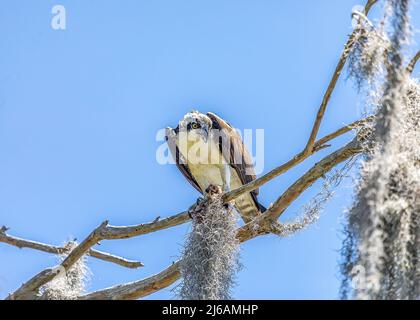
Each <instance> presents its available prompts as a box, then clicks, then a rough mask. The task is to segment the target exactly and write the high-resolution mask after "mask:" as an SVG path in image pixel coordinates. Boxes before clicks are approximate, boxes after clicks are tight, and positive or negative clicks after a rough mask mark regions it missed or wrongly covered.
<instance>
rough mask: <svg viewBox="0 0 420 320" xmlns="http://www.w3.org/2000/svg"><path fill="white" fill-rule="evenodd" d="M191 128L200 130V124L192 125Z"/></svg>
mask: <svg viewBox="0 0 420 320" xmlns="http://www.w3.org/2000/svg"><path fill="white" fill-rule="evenodd" d="M191 128H193V129H198V128H200V125H199V124H198V123H196V122H194V123H193V124H192V125H191Z"/></svg>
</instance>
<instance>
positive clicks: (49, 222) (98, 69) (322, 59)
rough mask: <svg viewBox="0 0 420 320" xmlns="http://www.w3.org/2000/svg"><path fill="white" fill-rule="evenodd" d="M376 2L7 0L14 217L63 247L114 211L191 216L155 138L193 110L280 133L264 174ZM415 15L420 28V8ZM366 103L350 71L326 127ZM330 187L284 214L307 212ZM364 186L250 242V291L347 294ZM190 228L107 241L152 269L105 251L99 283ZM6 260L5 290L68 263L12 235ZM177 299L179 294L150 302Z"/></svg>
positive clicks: (8, 176) (290, 151) (246, 259)
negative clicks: (357, 20) (285, 233)
mask: <svg viewBox="0 0 420 320" xmlns="http://www.w3.org/2000/svg"><path fill="white" fill-rule="evenodd" d="M360 2H361V1H360V0H340V1H334V0H318V1H313V0H300V1H292V0H284V1H274V0H272V1H256V0H254V1H248V0H247V1H244V0H231V1H224V0H212V1H209V0H202V1H192V0H190V1H173V0H171V1H169V0H166V1H163V0H160V1H134V0H131V1H128V0H127V1H116V0H114V1H99V0H91V1H84V0H71V1H70V0H63V1H60V2H57V1H55V0H54V1H47V0H45V1H44V0H37V1H33V0H26V1H23V0H3V1H1V4H0V30H1V31H0V32H1V35H0V52H1V58H0V150H1V156H0V177H1V178H0V225H3V224H5V225H7V226H9V227H11V230H10V233H11V234H13V235H17V236H22V237H25V238H29V239H33V240H38V241H43V242H46V243H51V244H61V243H63V242H64V241H65V240H67V239H69V237H77V238H78V239H83V237H84V236H86V235H87V234H88V233H89V232H90V231H91V230H92V229H93V228H94V227H96V226H97V225H98V224H99V223H100V222H101V221H103V220H104V219H109V220H110V222H111V223H112V224H114V225H126V224H135V223H141V222H148V221H150V220H153V219H154V218H155V217H156V216H157V215H160V216H161V217H165V216H168V215H172V214H175V213H178V212H181V211H183V210H184V209H186V208H187V207H188V206H190V205H191V204H192V203H193V202H194V201H195V200H196V198H197V196H198V193H197V192H196V191H195V190H194V189H193V188H192V187H191V186H190V185H189V184H188V183H187V182H186V180H185V179H184V178H183V177H182V175H181V174H180V172H178V170H177V169H176V167H175V166H172V165H167V166H161V165H159V164H158V163H157V162H156V159H155V151H156V148H157V147H158V146H159V143H158V142H156V141H155V135H156V132H157V130H158V129H160V128H163V127H165V126H168V125H171V126H175V125H176V123H177V121H178V120H179V119H180V118H181V117H182V115H183V114H184V113H186V112H187V111H189V110H190V109H191V108H196V109H199V110H201V111H213V112H215V113H217V114H219V115H221V116H222V117H223V118H225V119H227V120H228V121H229V122H230V123H232V124H233V125H234V126H236V127H238V128H252V129H257V128H262V129H265V170H264V171H267V170H270V169H272V168H274V167H275V166H276V165H278V164H281V163H282V162H284V161H286V160H288V159H289V158H290V157H291V156H293V155H294V154H295V153H297V152H298V151H300V150H301V148H302V147H303V146H304V144H305V140H306V139H307V137H308V134H309V131H310V126H311V124H312V122H313V119H314V116H315V112H316V110H317V107H318V105H319V103H320V101H321V99H322V95H323V92H324V90H325V88H326V87H327V84H328V81H329V78H330V76H331V74H332V71H333V69H334V67H335V65H336V62H337V59H338V57H339V55H340V53H341V50H342V48H343V45H344V42H345V41H346V36H347V34H349V33H350V32H351V19H350V12H351V10H352V8H353V6H355V5H357V4H361V3H360ZM55 4H62V5H64V6H65V8H66V10H67V29H66V30H61V31H60V30H59V31H57V30H53V29H51V27H50V21H51V17H52V15H51V8H52V6H53V5H55ZM415 11H417V13H416V14H415V16H414V17H413V18H414V24H415V25H416V26H417V27H419V26H420V14H419V11H420V10H419V6H418V5H417V7H416V8H415ZM416 39H417V40H419V37H418V34H416ZM417 42H419V41H417ZM417 74H418V71H417ZM359 102H360V98H358V97H357V95H356V94H355V92H354V90H353V86H352V84H351V83H350V82H346V81H344V78H343V79H342V80H341V81H340V83H339V84H338V86H337V90H336V91H335V93H334V95H333V98H332V101H331V104H330V105H329V108H328V110H327V113H326V116H325V122H324V123H323V125H322V127H321V132H320V133H321V134H326V133H328V132H330V131H332V130H334V129H337V128H338V127H339V126H341V125H342V124H344V123H348V122H350V121H353V120H355V119H357V118H358V116H359V110H360V105H359V104H358V103H359ZM349 138H350V137H349V136H347V137H343V138H340V139H337V141H336V142H335V143H334V144H333V147H332V148H331V149H330V150H334V149H335V148H336V147H337V146H338V145H339V144H340V143H344V142H345V141H346V140H348V139H349ZM330 150H326V151H323V152H321V153H320V154H319V155H318V156H316V157H314V159H313V160H310V161H306V162H305V163H303V164H302V165H300V166H299V167H297V168H295V169H294V170H292V171H291V172H289V173H287V174H285V175H283V176H281V177H280V178H278V179H276V180H275V181H273V182H271V183H269V184H268V185H266V186H264V187H263V188H262V189H261V197H260V199H261V202H262V203H263V204H265V205H268V204H269V203H270V202H271V201H274V200H275V198H276V197H277V196H278V195H279V194H280V192H281V191H282V190H284V189H285V188H286V187H287V186H289V185H290V184H291V183H292V182H293V181H294V180H295V179H296V178H297V177H298V176H299V175H301V174H302V173H303V172H304V171H305V170H307V169H308V168H309V167H310V166H311V165H312V164H313V163H314V162H315V161H316V160H318V159H320V157H321V156H322V155H325V154H326V153H327V152H329V151H330ZM318 188H319V184H316V185H315V186H314V187H313V188H311V189H310V190H308V191H307V192H305V194H304V195H302V196H301V197H300V198H299V200H298V201H297V202H296V203H295V204H294V205H293V206H291V207H290V208H289V209H288V211H287V213H286V214H285V215H284V216H283V217H282V219H283V220H285V219H286V220H287V219H288V218H289V219H290V218H292V217H293V216H295V215H296V213H297V212H298V211H299V208H300V207H301V206H302V205H303V204H305V203H306V202H307V201H308V200H309V199H310V198H311V196H313V195H314V194H316V192H317V190H318ZM350 195H351V181H350V180H347V181H345V183H344V184H343V185H342V187H341V188H340V189H339V190H338V192H337V193H336V196H335V197H334V199H333V200H332V201H331V202H330V203H329V204H328V206H327V207H326V210H325V212H324V214H323V215H322V218H321V219H320V221H319V222H318V223H317V224H316V225H315V226H312V227H310V228H309V229H308V230H306V231H303V232H301V233H299V234H296V235H295V236H292V237H290V238H287V239H280V238H277V237H275V236H265V237H260V238H257V239H254V240H252V241H249V242H247V243H245V244H244V245H243V246H242V251H241V256H242V263H243V265H244V269H243V270H242V271H241V272H240V273H239V275H238V286H237V287H236V288H235V291H234V296H235V298H238V299H241V298H243V299H253V298H254V299H298V298H300V299H309V298H319V299H334V298H336V297H337V293H338V287H339V281H338V266H337V260H338V258H339V254H338V249H339V248H340V244H341V240H340V230H341V223H342V212H343V210H344V209H345V208H346V207H347V206H348V205H349V203H350V199H351V198H350ZM187 231H188V225H183V226H179V227H176V228H172V229H170V230H164V231H160V232H158V233H153V234H149V235H145V236H141V237H137V238H133V239H129V240H116V241H104V242H103V243H102V244H101V246H100V247H99V248H100V250H104V251H109V252H112V253H114V254H118V255H122V256H125V257H128V258H132V259H139V260H141V261H143V262H144V264H145V267H144V268H140V269H137V270H131V269H125V268H123V267H120V266H117V265H114V264H110V263H106V262H103V261H98V260H95V259H89V265H90V267H91V269H92V272H93V274H94V275H93V277H92V280H91V282H90V285H89V289H90V290H95V289H99V288H103V287H107V286H111V285H114V284H119V283H123V282H127V281H132V280H136V279H141V278H144V277H147V276H149V275H152V274H154V273H156V272H158V271H160V270H161V269H162V268H164V267H166V266H168V265H169V264H170V263H171V262H172V261H174V260H176V259H177V257H179V252H180V249H181V245H182V243H183V239H184V236H185V234H186V232H187ZM0 261H1V263H0V296H1V297H4V296H6V295H7V293H9V292H11V291H13V290H14V289H16V288H17V287H18V286H19V285H20V284H21V283H22V282H23V281H25V280H27V279H28V278H29V277H31V276H32V275H34V274H35V273H36V272H38V271H40V270H41V269H43V268H45V267H48V266H52V265H54V264H55V263H56V259H55V257H54V256H52V255H50V254H47V253H42V252H36V251H33V250H30V249H22V250H19V249H17V248H14V247H9V246H7V245H4V244H0ZM172 297H173V294H172V293H171V291H170V289H166V290H162V291H160V292H158V293H155V294H153V295H151V296H149V297H148V298H156V299H158V298H160V299H167V298H172Z"/></svg>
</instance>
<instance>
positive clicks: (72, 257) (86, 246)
mask: <svg viewBox="0 0 420 320" xmlns="http://www.w3.org/2000/svg"><path fill="white" fill-rule="evenodd" d="M107 224H108V221H104V222H102V223H101V225H100V226H99V227H97V228H96V229H95V230H93V231H92V232H91V233H90V234H89V235H88V236H87V237H86V238H85V239H84V240H83V241H82V242H81V243H80V244H79V245H77V246H76V247H75V248H74V249H73V250H72V251H71V252H70V253H69V255H68V256H67V257H66V258H65V259H64V260H63V262H61V264H60V265H58V266H57V267H54V268H47V269H45V270H43V271H41V272H40V273H38V274H37V275H35V276H34V277H32V278H31V279H30V280H28V281H27V282H25V283H24V284H22V286H21V287H20V288H19V289H17V290H16V291H15V292H14V293H12V294H10V295H9V296H8V297H7V299H8V300H24V299H28V297H30V299H33V298H35V297H36V296H37V294H38V291H39V288H40V287H42V286H43V285H44V284H46V283H48V282H50V281H51V280H53V279H54V278H55V277H56V276H57V275H59V274H60V273H64V272H66V271H67V270H69V269H70V267H71V266H72V265H73V264H74V263H75V262H76V261H77V260H79V259H80V258H81V257H82V256H83V255H84V254H86V252H88V251H89V250H90V248H91V247H92V246H94V245H95V244H96V243H98V242H99V241H100V240H101V231H102V230H103V229H104V228H105V227H106V226H107Z"/></svg>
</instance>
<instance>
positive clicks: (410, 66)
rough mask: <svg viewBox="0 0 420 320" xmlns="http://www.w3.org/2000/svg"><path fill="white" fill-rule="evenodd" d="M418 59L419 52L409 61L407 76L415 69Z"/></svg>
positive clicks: (419, 56)
mask: <svg viewBox="0 0 420 320" xmlns="http://www.w3.org/2000/svg"><path fill="white" fill-rule="evenodd" d="M419 59H420V50H419V51H418V52H417V54H416V55H415V56H414V57H413V59H411V61H410V63H409V64H408V66H407V72H408V73H409V74H411V73H413V71H414V68H415V67H416V63H417V61H419Z"/></svg>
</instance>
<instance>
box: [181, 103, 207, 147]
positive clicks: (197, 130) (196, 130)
mask: <svg viewBox="0 0 420 320" xmlns="http://www.w3.org/2000/svg"><path fill="white" fill-rule="evenodd" d="M211 129H212V121H211V119H210V118H209V117H208V116H207V115H205V114H204V113H201V112H198V111H196V110H193V111H191V112H188V113H187V114H186V115H185V116H184V118H183V119H182V120H181V121H180V122H179V126H178V130H179V131H184V132H187V133H188V139H189V140H191V141H197V140H199V139H202V140H203V141H204V142H207V139H208V136H209V133H210V130H211Z"/></svg>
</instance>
